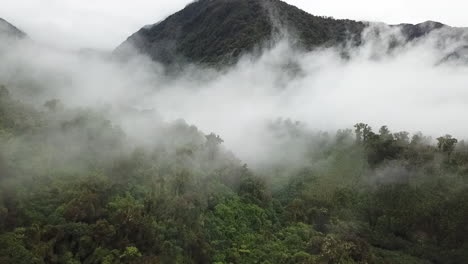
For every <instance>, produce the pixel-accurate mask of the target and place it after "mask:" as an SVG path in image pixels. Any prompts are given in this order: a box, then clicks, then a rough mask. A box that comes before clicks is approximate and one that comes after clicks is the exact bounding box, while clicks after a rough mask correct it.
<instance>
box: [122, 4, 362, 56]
mask: <svg viewBox="0 0 468 264" xmlns="http://www.w3.org/2000/svg"><path fill="white" fill-rule="evenodd" d="M364 27H365V24H364V23H362V22H355V21H351V20H335V19H332V18H324V17H317V16H312V15H310V14H308V13H306V12H304V11H302V10H300V9H298V8H296V7H294V6H291V5H288V4H286V3H284V2H282V1H278V0H199V1H196V2H193V3H191V4H189V5H188V6H186V7H185V8H184V9H183V10H181V11H179V12H177V13H175V14H173V15H171V16H169V17H168V18H167V19H166V20H164V21H162V22H160V23H158V24H155V25H151V26H146V27H144V28H142V29H141V30H139V31H138V32H137V33H135V34H133V35H132V36H131V37H130V38H128V40H127V41H125V42H124V43H123V44H122V45H121V46H119V47H118V48H117V50H116V51H117V53H125V52H126V51H127V49H128V47H131V46H133V47H135V48H136V50H137V51H139V52H141V53H144V54H149V55H150V56H151V57H152V58H153V59H154V60H156V61H160V62H163V63H166V64H171V63H176V62H185V61H189V62H195V63H204V64H218V63H224V62H228V63H229V62H234V61H236V59H237V58H238V57H239V56H240V55H241V54H243V53H245V52H251V51H253V50H254V49H255V48H256V47H259V46H261V45H268V44H269V40H270V39H271V38H272V37H274V36H275V35H277V34H279V33H280V31H281V29H282V28H288V29H290V30H289V31H290V32H291V34H294V35H297V37H298V40H299V41H298V43H297V44H298V45H300V46H302V47H304V48H306V49H311V48H313V47H316V46H319V45H334V44H337V43H343V42H344V41H345V40H346V39H347V38H348V36H350V35H351V36H353V38H354V41H355V42H356V43H359V35H360V32H361V31H362V30H363V29H364Z"/></svg>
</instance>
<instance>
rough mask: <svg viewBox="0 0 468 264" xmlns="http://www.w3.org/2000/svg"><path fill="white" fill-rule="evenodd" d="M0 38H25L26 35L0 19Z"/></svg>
mask: <svg viewBox="0 0 468 264" xmlns="http://www.w3.org/2000/svg"><path fill="white" fill-rule="evenodd" d="M0 36H7V37H10V38H25V37H26V36H27V35H26V33H24V32H23V31H21V30H19V29H18V28H17V27H15V26H13V25H12V24H10V23H8V22H7V21H6V20H4V19H2V18H0Z"/></svg>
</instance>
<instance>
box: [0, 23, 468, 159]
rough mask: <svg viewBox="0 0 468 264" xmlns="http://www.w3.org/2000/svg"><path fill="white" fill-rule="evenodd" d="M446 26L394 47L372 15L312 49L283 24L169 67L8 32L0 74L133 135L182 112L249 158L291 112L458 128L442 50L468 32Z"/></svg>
mask: <svg viewBox="0 0 468 264" xmlns="http://www.w3.org/2000/svg"><path fill="white" fill-rule="evenodd" d="M454 30H455V29H451V28H443V29H440V30H437V31H433V32H432V33H431V34H429V35H428V36H426V37H424V38H422V39H419V40H417V41H414V42H411V43H406V44H402V45H397V46H396V47H393V46H392V43H394V42H395V41H396V42H398V41H401V39H402V37H401V35H400V32H399V29H397V28H393V27H388V26H386V25H382V24H371V25H370V26H369V28H368V29H367V30H365V32H364V33H363V40H364V43H363V45H362V46H360V47H351V46H347V47H344V48H343V47H333V48H322V49H316V50H314V51H312V52H304V51H303V50H301V49H298V48H297V46H295V45H293V44H294V36H293V35H286V36H283V37H282V38H280V39H278V40H277V41H276V44H275V45H274V47H273V48H271V49H264V50H263V51H262V53H261V55H251V54H245V55H244V56H243V57H242V58H241V60H240V61H239V62H238V63H237V64H236V65H234V66H232V67H229V68H223V69H212V68H206V67H202V66H200V65H187V66H186V67H185V68H184V70H183V71H182V72H180V73H178V74H177V75H167V74H166V73H165V70H164V66H163V65H159V64H157V63H155V62H152V61H151V60H150V59H149V58H146V57H144V56H142V55H141V56H136V57H134V58H132V59H130V60H127V61H121V60H118V59H115V58H114V57H113V56H112V54H110V53H104V52H94V51H88V52H86V51H82V52H74V51H70V50H67V49H62V50H61V49H57V48H51V47H44V46H42V45H40V44H36V43H34V42H31V41H29V40H28V41H24V42H23V43H21V44H19V45H10V44H8V42H7V43H6V44H3V46H2V48H1V50H2V51H1V53H0V54H1V56H2V60H1V62H0V83H2V84H5V85H7V86H8V87H9V89H10V90H11V92H12V94H13V95H14V96H15V97H16V98H18V99H20V100H23V101H26V102H28V103H31V104H34V105H37V106H39V107H40V106H42V105H43V104H44V102H46V101H47V100H50V99H59V100H61V101H62V102H63V103H64V104H65V105H67V106H70V107H77V108H91V109H94V110H97V111H102V112H103V113H105V115H107V116H108V118H109V119H110V120H111V122H112V123H114V124H116V125H118V126H120V127H121V128H122V129H123V131H124V132H125V133H126V134H127V135H128V137H129V138H131V139H132V140H133V141H134V142H135V143H136V144H150V143H151V141H155V140H156V139H155V136H154V135H156V134H157V132H156V131H157V129H156V127H158V126H160V123H162V122H173V121H174V120H179V119H183V120H185V122H187V123H188V124H193V125H195V126H197V127H198V128H199V129H200V130H201V131H204V132H205V133H209V132H214V133H216V134H219V135H220V136H221V137H222V138H223V140H224V144H225V146H226V147H227V148H228V149H230V150H232V151H233V152H234V154H235V155H236V156H238V157H239V158H240V159H241V160H243V161H245V162H247V163H252V164H255V163H258V162H261V161H266V160H269V159H271V156H272V155H273V154H272V153H275V152H281V151H280V150H281V149H283V151H285V150H284V146H283V144H282V143H281V140H279V139H278V137H277V135H275V134H274V133H272V132H271V131H270V130H269V128H270V127H271V126H270V125H271V124H272V123H274V122H276V121H277V120H291V121H290V122H291V123H292V124H294V123H295V122H296V121H297V122H299V123H298V124H300V126H301V127H302V128H301V129H304V130H305V131H310V132H311V133H312V131H324V132H331V133H334V132H335V131H336V130H338V129H345V128H352V126H353V125H354V124H356V123H358V122H364V123H368V124H369V125H371V126H373V127H375V128H378V127H380V126H382V125H387V126H389V127H390V128H392V129H393V130H394V131H400V130H406V131H409V132H411V133H415V132H418V131H422V132H424V133H425V134H428V135H431V136H434V137H437V136H440V135H444V134H447V133H448V134H451V135H454V136H456V137H460V138H464V137H465V135H466V134H467V133H468V125H467V124H466V121H467V118H466V117H464V116H463V115H461V114H460V113H463V112H465V111H468V104H467V103H466V100H465V98H467V97H468V90H467V89H466V84H467V83H468V67H467V66H466V61H464V60H463V58H462V59H458V60H456V61H453V60H447V59H446V58H447V55H448V54H451V52H454V51H455V50H457V49H458V48H459V47H463V45H462V43H463V41H464V40H466V39H467V38H468V37H467V36H466V35H463V34H462V35H460V34H458V35H457V37H451V36H453V34H454V33H453V31H454ZM447 36H448V37H447ZM441 39H443V40H444V41H440V40H441ZM343 53H346V54H347V56H343ZM135 113H139V114H135ZM141 113H144V114H141ZM300 145H301V144H298V145H297V146H298V147H299V146H300ZM289 151H291V152H295V153H301V151H298V149H297V148H293V149H291V150H289ZM283 155H285V156H290V153H288V154H285V153H283ZM298 155H299V154H298Z"/></svg>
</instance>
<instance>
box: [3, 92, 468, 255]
mask: <svg viewBox="0 0 468 264" xmlns="http://www.w3.org/2000/svg"><path fill="white" fill-rule="evenodd" d="M270 129H271V131H272V133H276V134H278V140H281V138H283V139H284V138H287V140H285V141H284V146H283V147H282V148H281V149H282V151H284V152H289V153H293V152H294V151H295V148H296V146H297V144H295V143H294V142H302V143H301V144H300V145H302V146H303V147H304V148H305V151H304V154H301V155H302V156H303V161H302V162H300V163H296V164H294V165H291V164H288V162H275V163H273V164H270V165H269V166H265V167H264V168H263V169H256V170H252V169H249V167H247V165H243V164H242V163H240V161H238V160H237V159H236V158H235V157H234V156H233V155H232V154H230V153H229V152H228V151H226V150H225V149H224V148H223V146H222V142H223V141H222V139H221V138H220V137H218V136H216V135H214V134H210V135H207V136H205V135H204V134H202V133H201V132H200V131H199V130H198V129H197V128H196V127H193V126H189V125H187V124H185V123H184V122H176V123H173V124H161V126H160V128H159V129H157V131H155V133H154V134H155V137H154V138H150V139H148V141H149V142H151V144H146V145H145V147H142V146H134V145H132V144H131V142H129V140H128V139H127V137H126V136H125V134H124V133H123V132H122V131H121V129H119V128H118V127H116V126H114V125H113V124H112V123H111V122H109V121H108V120H106V118H105V117H104V116H103V115H102V114H99V113H97V112H94V111H91V110H79V109H67V108H66V107H65V106H63V105H62V104H61V103H60V102H59V101H56V100H52V101H49V102H47V103H46V104H45V105H44V107H42V108H40V109H39V108H37V109H36V108H33V107H30V106H27V105H24V104H22V103H21V102H18V101H16V100H14V99H13V98H11V96H10V94H9V92H8V90H7V89H6V88H4V87H2V88H0V263H2V264H3V263H8V264H10V263H15V264H22V263H25V264H26V263H27V264H29V263H69V264H71V263H74V264H75V263H218V264H220V263H421V264H422V263H444V264H445V263H465V262H466V261H467V260H468V240H467V238H468V228H467V225H466V221H467V219H468V187H467V183H468V147H467V146H466V145H465V144H464V142H457V140H455V139H453V138H452V137H450V136H444V137H441V138H438V139H437V142H436V143H434V144H432V143H431V141H430V140H429V139H427V138H426V137H424V136H423V135H421V134H415V135H414V136H412V137H411V138H410V136H409V134H408V133H406V132H399V133H391V132H390V131H389V130H388V129H387V128H386V127H382V128H381V129H380V131H379V132H378V133H377V132H373V131H372V129H371V128H370V127H369V126H367V125H365V124H358V125H356V127H355V131H354V133H353V131H352V130H343V131H339V132H337V133H336V135H333V136H332V135H328V134H326V133H312V132H307V131H306V130H304V129H302V128H301V126H299V125H298V124H296V123H292V122H288V121H284V122H277V123H274V124H272V126H271V127H270ZM273 154H274V153H272V155H273Z"/></svg>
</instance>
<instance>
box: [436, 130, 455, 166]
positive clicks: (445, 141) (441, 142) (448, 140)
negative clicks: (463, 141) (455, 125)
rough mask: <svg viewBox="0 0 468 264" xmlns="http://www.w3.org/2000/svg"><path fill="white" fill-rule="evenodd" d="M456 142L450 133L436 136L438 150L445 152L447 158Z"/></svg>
mask: <svg viewBox="0 0 468 264" xmlns="http://www.w3.org/2000/svg"><path fill="white" fill-rule="evenodd" d="M457 143H458V140H457V139H456V138H453V137H452V136H451V135H445V136H443V137H439V138H437V147H438V148H439V150H440V151H442V152H446V153H447V155H448V159H449V160H450V156H451V155H452V152H453V150H454V149H455V146H456V145H457Z"/></svg>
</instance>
